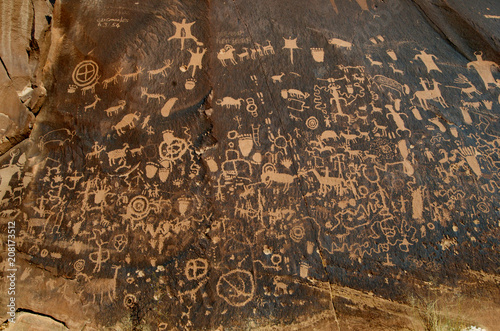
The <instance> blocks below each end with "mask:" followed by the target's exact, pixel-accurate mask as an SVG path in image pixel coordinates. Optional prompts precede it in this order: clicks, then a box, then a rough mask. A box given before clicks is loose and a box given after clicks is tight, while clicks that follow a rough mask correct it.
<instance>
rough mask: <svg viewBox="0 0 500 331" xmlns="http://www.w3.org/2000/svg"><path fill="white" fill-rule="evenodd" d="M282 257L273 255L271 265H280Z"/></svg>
mask: <svg viewBox="0 0 500 331" xmlns="http://www.w3.org/2000/svg"><path fill="white" fill-rule="evenodd" d="M281 260H282V259H281V255H279V254H273V255H272V256H271V263H272V264H274V265H278V264H280V263H281Z"/></svg>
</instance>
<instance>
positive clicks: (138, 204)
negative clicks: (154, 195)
mask: <svg viewBox="0 0 500 331" xmlns="http://www.w3.org/2000/svg"><path fill="white" fill-rule="evenodd" d="M148 213H149V202H148V199H147V198H146V197H145V196H142V195H138V196H136V197H134V198H132V200H130V203H129V204H128V214H130V216H131V217H133V218H136V219H140V218H143V217H146V215H147V214H148Z"/></svg>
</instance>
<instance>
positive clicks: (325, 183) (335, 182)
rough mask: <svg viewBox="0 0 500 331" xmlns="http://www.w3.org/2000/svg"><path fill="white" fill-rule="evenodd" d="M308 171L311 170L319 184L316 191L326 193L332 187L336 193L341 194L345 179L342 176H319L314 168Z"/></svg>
mask: <svg viewBox="0 0 500 331" xmlns="http://www.w3.org/2000/svg"><path fill="white" fill-rule="evenodd" d="M308 172H312V173H313V175H314V176H315V177H316V179H317V180H318V182H319V184H320V189H319V192H318V193H320V194H322V195H326V194H327V193H328V192H329V191H330V190H331V189H332V188H333V189H335V192H336V193H337V194H339V195H343V192H344V188H345V179H343V178H342V177H330V176H328V175H325V176H321V175H320V174H319V173H318V172H317V171H316V169H311V170H309V171H308Z"/></svg>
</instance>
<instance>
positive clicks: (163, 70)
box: [148, 60, 173, 79]
mask: <svg viewBox="0 0 500 331" xmlns="http://www.w3.org/2000/svg"><path fill="white" fill-rule="evenodd" d="M172 63H173V61H172V60H166V61H163V64H164V66H163V67H161V68H158V69H153V70H148V78H149V79H153V77H154V76H156V75H158V74H161V75H162V76H163V77H167V69H168V68H170V67H171V66H172Z"/></svg>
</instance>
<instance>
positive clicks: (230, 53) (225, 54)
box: [217, 45, 238, 67]
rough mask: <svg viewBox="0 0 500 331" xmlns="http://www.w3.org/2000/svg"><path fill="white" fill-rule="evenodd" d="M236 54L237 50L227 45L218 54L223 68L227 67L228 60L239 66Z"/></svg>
mask: <svg viewBox="0 0 500 331" xmlns="http://www.w3.org/2000/svg"><path fill="white" fill-rule="evenodd" d="M234 52H235V49H234V47H233V46H231V45H226V46H225V47H224V48H222V49H221V50H220V51H219V53H217V58H218V59H219V61H220V62H221V64H222V66H224V67H226V66H227V64H226V60H229V62H231V63H232V64H238V62H236V60H235V59H234Z"/></svg>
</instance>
